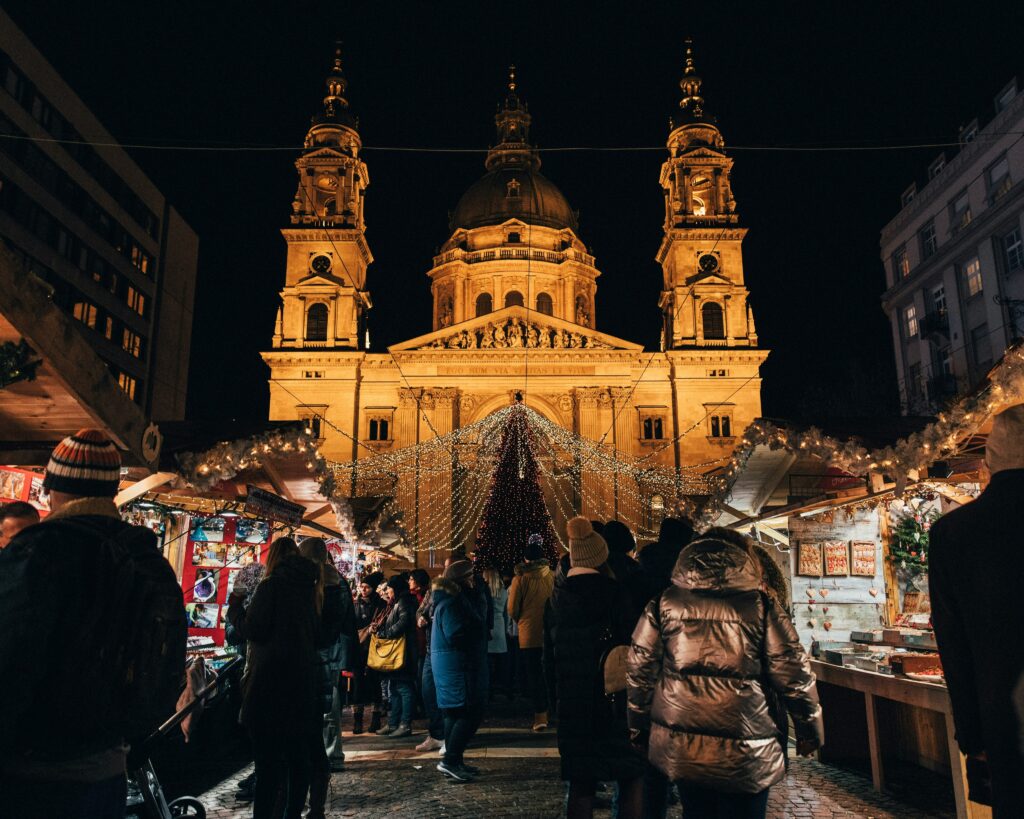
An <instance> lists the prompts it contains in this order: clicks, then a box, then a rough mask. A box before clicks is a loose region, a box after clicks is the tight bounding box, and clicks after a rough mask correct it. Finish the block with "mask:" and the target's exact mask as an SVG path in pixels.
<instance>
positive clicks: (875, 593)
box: [868, 586, 878, 597]
mask: <svg viewBox="0 0 1024 819" xmlns="http://www.w3.org/2000/svg"><path fill="white" fill-rule="evenodd" d="M868 594H870V595H871V596H872V597H878V589H876V588H875V587H874V586H872V587H871V588H870V589H868Z"/></svg>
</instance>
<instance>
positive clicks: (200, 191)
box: [4, 0, 1024, 418]
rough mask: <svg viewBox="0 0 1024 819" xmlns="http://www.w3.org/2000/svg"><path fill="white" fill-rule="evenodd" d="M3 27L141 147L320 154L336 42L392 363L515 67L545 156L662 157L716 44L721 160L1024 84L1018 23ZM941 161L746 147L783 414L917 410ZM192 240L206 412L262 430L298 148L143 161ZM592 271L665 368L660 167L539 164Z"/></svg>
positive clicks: (839, 9)
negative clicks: (894, 252)
mask: <svg viewBox="0 0 1024 819" xmlns="http://www.w3.org/2000/svg"><path fill="white" fill-rule="evenodd" d="M4 6H5V8H6V9H7V10H8V12H9V13H10V14H11V16H12V17H14V18H15V20H16V21H17V22H18V23H19V24H20V25H21V26H22V28H23V29H24V30H25V31H26V32H27V33H28V35H29V36H30V37H31V38H32V39H33V41H34V42H35V44H36V45H37V47H39V48H40V49H41V50H42V51H43V52H44V54H45V55H47V57H48V58H49V59H50V61H51V62H52V63H53V64H54V65H55V66H56V68H57V69H58V70H59V71H60V72H61V73H62V75H63V76H64V78H65V80H67V81H68V82H69V84H70V85H71V86H72V87H73V88H75V89H76V91H77V93H78V94H79V96H80V97H82V99H83V100H84V101H85V102H86V104H88V105H89V106H90V107H91V108H92V109H93V111H94V112H95V113H96V114H97V115H98V116H99V117H100V119H101V120H102V121H103V122H104V123H105V125H106V126H107V128H108V129H109V130H110V131H111V132H112V133H113V134H114V135H115V136H116V137H117V138H119V139H120V140H121V141H123V142H132V141H140V142H145V143H153V142H157V143H162V144H175V143H179V144H182V143H184V144H195V143H203V144H215V143H216V144H227V145H242V144H258V145H296V146H299V145H301V142H302V138H303V136H304V135H305V131H306V128H307V126H308V123H309V117H310V115H311V114H312V113H313V112H314V111H315V110H316V108H317V106H318V105H319V101H320V98H321V90H322V83H323V77H324V75H325V73H326V69H327V67H328V65H329V58H330V53H331V48H332V41H333V39H334V38H335V37H338V36H340V37H341V38H342V39H343V40H344V42H345V70H346V74H347V77H348V79H349V83H350V85H349V99H350V101H351V103H352V106H353V109H354V110H355V112H356V113H357V114H358V115H359V117H360V119H361V128H360V131H361V134H362V138H363V142H364V144H365V145H366V146H367V148H368V150H367V152H366V154H365V158H366V161H367V163H368V164H369V170H370V181H371V185H370V188H369V191H368V195H367V206H366V213H367V224H368V230H367V237H368V240H369V243H370V246H371V248H372V250H373V253H374V255H375V257H376V261H375V262H374V264H373V265H372V267H371V268H370V271H369V284H368V286H369V288H370V290H371V292H372V293H373V294H374V301H375V303H376V307H375V309H374V311H373V312H372V314H371V318H370V329H371V333H372V346H373V349H374V350H377V351H380V350H382V349H383V348H384V347H385V346H386V345H389V344H392V343H395V342H398V341H402V340H404V339H407V338H411V337H413V336H416V335H418V334H420V333H423V332H427V331H429V329H430V295H429V293H430V290H429V280H428V278H427V276H426V271H427V270H428V268H429V266H430V259H431V255H432V254H433V253H434V252H435V250H436V248H437V247H438V246H439V245H440V244H442V243H443V242H444V241H445V239H446V238H447V214H448V211H449V210H452V209H453V208H454V207H455V204H456V203H457V201H458V198H459V196H460V195H461V193H462V192H463V191H464V190H465V189H466V187H468V186H469V185H470V184H471V183H472V182H473V181H474V180H475V179H476V178H477V177H478V176H479V175H481V174H482V172H483V165H482V162H483V155H482V154H456V155H446V154H430V153H404V152H392V151H383V150H369V149H370V148H372V147H373V146H403V147H409V146H418V147H472V148H486V146H487V145H488V144H490V143H491V142H493V137H494V134H493V112H494V108H495V105H496V103H497V101H498V99H499V98H500V96H501V93H502V89H503V81H504V76H505V70H506V66H507V65H508V64H509V63H510V62H515V63H516V64H517V65H518V66H519V78H520V89H521V91H522V94H523V96H524V98H525V99H526V100H527V102H528V103H529V106H530V111H531V113H532V114H533V117H534V123H533V138H534V142H535V143H537V144H539V146H540V147H541V148H542V149H543V148H544V147H561V146H600V147H606V146H659V145H663V144H664V141H665V138H666V136H667V119H668V117H669V116H670V115H671V114H672V113H673V111H675V110H677V108H676V106H677V103H678V99H679V89H678V81H679V77H680V75H681V69H682V65H683V40H684V38H685V37H686V36H687V35H690V36H692V37H693V38H694V39H695V46H696V52H697V55H696V56H697V67H698V70H699V72H700V74H701V75H702V76H703V77H704V80H705V85H704V95H705V98H706V100H707V105H706V107H707V110H709V111H710V112H712V113H714V114H716V115H717V117H718V122H719V126H720V127H721V129H722V132H723V134H724V136H725V140H726V144H727V146H729V145H732V146H767V145H770V146H868V145H896V144H906V143H908V142H922V141H923V142H945V141H949V140H950V139H951V138H954V137H955V135H956V130H957V127H958V126H959V125H962V124H965V123H967V122H968V121H970V120H971V119H972V118H973V117H975V116H981V117H982V119H983V121H984V120H985V119H987V118H988V117H990V116H991V111H992V98H993V97H994V96H995V94H996V92H997V91H998V90H999V89H1000V88H1001V87H1002V86H1003V85H1004V83H1006V82H1007V81H1008V80H1009V79H1010V77H1012V76H1013V75H1014V74H1022V73H1024V72H1022V70H1021V69H1022V64H1024V60H1022V58H1021V49H1020V35H1021V31H1022V30H1024V12H1022V9H1024V4H1020V3H1011V2H1007V3H984V4H968V3H965V2H960V3H956V4H953V3H949V4H943V3H935V2H902V3H892V2H885V3H870V2H860V3H844V4H838V3H807V4H795V3H781V4H754V3H735V4H732V5H729V6H727V5H726V4H691V3H681V2H674V3H664V4H663V3H657V2H636V1H635V0H634V2H630V3H625V2H623V3H600V2H589V3H569V2H561V3H554V2H548V3H538V4H531V3H528V2H520V3H516V4H485V3H456V2H444V3H441V2H437V3H426V2H411V0H410V2H401V3H399V2H386V0H375V2H372V3H338V2H334V3H322V4H315V3H303V2H292V3H274V4H270V3H264V4H255V3H252V4H243V3H236V2H219V3H208V2H203V3H184V2H174V3H138V2H134V3H114V2H105V3H99V4H86V3H67V2H64V1H63V0H58V1H57V2H53V1H51V0H29V1H27V2H20V1H19V2H7V3H5V4H4ZM937 154H938V150H936V149H924V150H921V149H917V150H892V151H878V152H875V151H863V152H853V151H841V152H819V153H803V152H769V151H753V150H751V151H739V150H737V151H736V152H735V153H734V154H733V155H734V156H735V158H736V166H735V170H734V173H733V188H734V192H735V195H736V198H737V202H738V205H739V212H740V215H741V220H742V224H744V225H745V226H746V227H748V228H749V229H750V233H749V235H748V237H747V240H746V243H745V249H746V250H745V268H746V274H747V284H748V286H749V288H750V290H751V292H752V303H753V305H754V309H755V312H756V318H757V322H758V329H759V332H760V336H761V341H762V343H763V345H764V346H766V347H770V348H771V349H772V350H773V353H772V355H771V357H770V358H769V360H768V363H767V364H766V366H765V367H764V370H763V375H764V379H765V380H764V409H765V413H766V414H768V415H773V416H786V417H794V418H796V417H800V416H804V417H806V416H807V415H809V414H811V415H820V414H832V415H835V414H843V413H846V414H878V413H886V412H894V411H895V407H896V398H895V397H896V383H895V370H894V367H893V364H892V360H891V359H892V350H891V341H890V332H889V328H888V324H887V322H886V320H885V318H884V316H883V314H882V312H881V308H880V303H879V296H880V294H881V292H882V290H883V288H884V279H883V273H882V267H881V263H880V261H879V257H878V239H879V230H880V229H881V227H882V226H883V225H884V224H885V223H886V222H887V221H888V220H889V219H891V218H892V217H893V216H894V215H895V213H896V211H897V207H898V197H899V194H900V192H901V191H902V190H903V189H904V188H905V187H906V186H907V185H908V184H909V183H910V182H911V181H913V180H914V179H918V180H919V181H920V180H921V177H922V176H923V174H924V169H925V167H926V166H927V164H928V163H929V162H930V161H931V159H933V158H934V156H935V155H937ZM133 155H134V156H135V158H136V160H137V161H138V162H139V164H140V165H141V166H142V167H143V168H144V169H145V170H146V171H147V172H148V173H149V174H150V176H151V177H152V178H153V180H154V181H155V182H156V184H157V185H158V186H159V187H160V188H161V189H162V190H163V191H164V192H165V194H167V196H168V197H169V198H170V200H171V201H172V203H173V204H174V205H175V206H176V207H177V208H178V210H179V211H180V212H181V213H182V214H183V215H184V217H185V218H186V220H187V221H188V222H189V223H190V224H191V225H192V227H193V228H194V229H195V230H196V232H197V233H198V234H199V237H200V240H201V245H200V247H201V251H200V267H199V286H198V296H197V305H196V325H195V328H194V333H193V347H192V350H193V355H192V377H191V393H190V402H189V403H190V413H191V414H192V416H193V417H197V418H230V417H239V418H259V417H266V406H267V385H266V377H267V371H266V369H265V368H264V366H263V364H262V362H261V361H260V359H259V356H258V352H259V351H260V350H261V349H267V348H268V347H269V344H270V337H271V334H272V332H273V320H274V313H275V310H276V305H277V292H278V290H279V288H280V286H281V285H282V283H283V278H284V257H285V245H284V241H283V239H281V237H280V234H279V233H278V230H279V229H280V228H281V227H282V226H284V225H285V224H286V220H287V217H288V213H289V205H290V202H291V199H292V196H293V194H294V189H295V175H294V173H295V172H294V168H293V166H292V162H293V156H292V155H291V154H290V153H287V152H251V153H242V152H235V153H216V154H212V153H194V152H177V151H149V150H137V151H133ZM542 158H543V163H544V167H543V172H544V173H545V175H547V176H548V178H550V179H551V180H552V181H554V182H555V183H556V184H558V185H559V187H560V188H561V189H562V191H563V192H564V193H565V194H566V196H567V197H568V199H569V201H570V203H571V204H572V206H573V207H574V208H576V209H578V210H579V211H580V217H581V226H580V231H581V238H582V240H583V241H584V242H585V243H586V244H587V245H588V246H589V248H590V249H591V251H592V252H593V253H594V254H595V255H596V257H597V264H598V267H599V269H600V270H601V271H602V273H603V275H602V277H601V278H600V279H599V281H598V284H599V288H598V295H597V319H598V326H599V329H601V330H603V331H605V332H608V333H611V334H613V335H618V336H621V337H623V338H627V339H631V340H635V341H639V342H642V343H644V344H645V345H647V347H648V349H654V348H655V347H656V345H657V343H658V331H659V327H660V319H659V311H658V308H657V299H658V292H659V289H660V284H661V274H660V270H659V268H658V266H657V264H656V263H655V262H654V259H653V257H654V253H655V252H656V250H657V248H658V244H659V241H660V239H661V221H662V215H663V213H662V194H661V189H660V187H659V186H658V171H659V168H660V164H661V162H662V160H663V158H664V154H663V153H662V152H649V151H648V152H616V153H594V152H583V153H557V154H542Z"/></svg>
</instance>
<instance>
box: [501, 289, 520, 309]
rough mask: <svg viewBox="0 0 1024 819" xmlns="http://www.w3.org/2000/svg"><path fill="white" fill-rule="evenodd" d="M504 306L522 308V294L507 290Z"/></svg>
mask: <svg viewBox="0 0 1024 819" xmlns="http://www.w3.org/2000/svg"><path fill="white" fill-rule="evenodd" d="M505 306H506V307H522V306H523V294H522V293H520V292H519V291H518V290H509V291H508V292H507V293H506V294H505Z"/></svg>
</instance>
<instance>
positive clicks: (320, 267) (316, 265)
mask: <svg viewBox="0 0 1024 819" xmlns="http://www.w3.org/2000/svg"><path fill="white" fill-rule="evenodd" d="M310 267H312V268H313V270H315V271H316V272H317V273H327V272H328V271H329V270H330V269H331V259H330V257H329V256H314V257H313V261H312V262H311V263H310Z"/></svg>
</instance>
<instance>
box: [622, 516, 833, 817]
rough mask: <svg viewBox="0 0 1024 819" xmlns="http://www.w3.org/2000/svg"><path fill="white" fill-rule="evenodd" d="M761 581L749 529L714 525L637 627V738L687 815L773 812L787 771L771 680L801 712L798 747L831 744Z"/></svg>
mask: <svg viewBox="0 0 1024 819" xmlns="http://www.w3.org/2000/svg"><path fill="white" fill-rule="evenodd" d="M763 579H764V578H763V570H762V568H761V565H760V562H759V561H758V560H757V558H756V557H755V556H754V555H753V553H752V551H751V547H750V542H749V541H748V540H747V539H746V538H745V537H744V536H743V535H740V534H739V533H737V532H733V531H731V530H728V529H711V530H709V531H708V532H707V533H706V534H705V535H704V536H703V537H701V538H700V539H698V540H695V541H694V542H693V543H691V544H690V545H689V546H687V547H686V548H685V549H684V550H683V552H682V553H681V554H680V555H679V560H678V561H677V562H676V567H675V570H674V571H673V573H672V586H671V587H670V588H669V589H668V590H667V591H665V592H664V593H663V594H662V595H661V596H660V597H658V598H656V599H654V600H652V601H651V602H650V603H649V604H648V606H647V608H646V610H645V611H644V614H643V616H642V617H641V618H640V622H639V623H638V624H637V626H636V629H635V631H634V632H633V642H632V646H631V648H630V652H629V660H628V675H627V678H628V698H629V711H628V719H629V727H630V734H631V737H632V739H633V741H634V743H636V744H637V745H640V746H645V745H646V746H647V747H648V755H649V759H650V761H651V763H652V764H653V765H655V766H656V767H657V768H659V769H660V770H661V771H662V772H664V773H665V775H666V776H667V777H668V778H669V780H670V781H672V782H675V783H676V785H677V787H678V788H679V796H680V800H681V801H682V803H683V813H684V814H685V815H686V816H716V815H719V811H722V812H723V814H724V813H725V812H726V811H734V812H735V815H743V816H751V817H764V816H765V812H766V810H767V805H768V789H769V788H770V787H771V786H772V785H773V784H775V783H776V782H778V781H779V780H781V779H782V778H783V776H784V773H785V762H784V758H783V754H782V749H781V747H780V744H779V741H778V728H777V727H776V724H775V722H774V720H773V719H772V715H771V713H770V711H769V706H768V703H767V701H766V697H765V690H766V687H769V686H770V687H771V689H773V690H774V691H775V692H777V694H778V696H779V697H780V698H781V700H782V702H783V703H784V704H785V707H786V709H787V711H788V712H789V715H790V716H791V717H792V719H793V724H794V726H795V729H796V736H797V752H798V753H800V754H801V755H803V756H807V755H810V754H811V753H813V751H814V750H815V749H817V748H818V747H820V745H821V744H822V742H823V729H822V721H821V706H820V705H819V704H818V695H817V690H816V688H815V679H814V674H813V673H812V672H811V670H810V664H809V663H808V660H807V655H806V653H805V652H804V650H803V647H802V646H801V645H800V642H799V640H798V638H797V634H796V630H795V629H794V628H793V624H792V622H791V621H790V619H789V617H788V615H787V614H786V613H785V612H784V611H783V610H782V609H781V608H780V607H779V606H778V605H777V604H776V603H775V602H774V601H773V599H772V598H771V597H770V596H769V595H767V594H765V593H764V592H763V591H761V585H762V582H763ZM729 815H733V814H732V813H730V814H729Z"/></svg>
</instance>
